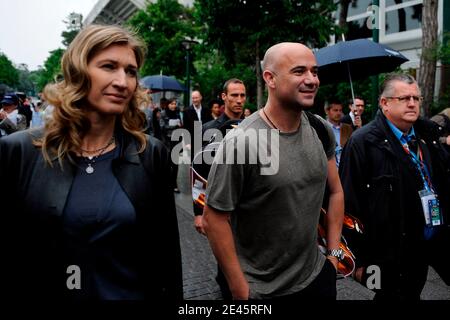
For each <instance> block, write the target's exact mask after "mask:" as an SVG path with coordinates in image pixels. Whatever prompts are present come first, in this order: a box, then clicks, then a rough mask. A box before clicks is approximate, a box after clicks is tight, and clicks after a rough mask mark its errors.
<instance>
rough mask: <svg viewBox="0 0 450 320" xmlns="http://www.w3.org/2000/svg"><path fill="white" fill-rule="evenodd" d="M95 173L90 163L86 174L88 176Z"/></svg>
mask: <svg viewBox="0 0 450 320" xmlns="http://www.w3.org/2000/svg"><path fill="white" fill-rule="evenodd" d="M93 172H94V168H93V167H92V166H91V164H90V163H89V164H88V166H87V168H86V173H87V174H91V173H93Z"/></svg>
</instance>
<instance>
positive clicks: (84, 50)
mask: <svg viewBox="0 0 450 320" xmlns="http://www.w3.org/2000/svg"><path fill="white" fill-rule="evenodd" d="M114 44H119V45H127V46H129V47H130V48H131V49H132V50H133V51H134V54H135V57H136V62H137V66H138V68H140V67H141V66H142V64H143V62H144V57H145V45H144V44H143V42H142V41H141V40H140V39H139V38H138V37H137V36H136V35H135V34H134V33H133V32H131V31H129V30H126V29H123V28H122V27H118V26H102V25H89V26H87V27H86V28H84V29H83V30H81V31H80V33H79V34H78V35H77V36H76V37H75V39H74V40H73V41H72V43H71V44H70V46H69V47H68V49H67V51H66V52H65V53H64V55H63V57H62V61H61V70H62V72H63V76H64V80H62V81H61V82H59V83H57V84H54V85H53V87H54V88H56V89H57V92H56V93H52V94H50V95H49V96H48V99H49V102H50V103H51V104H52V105H54V107H55V109H54V111H53V116H52V119H51V120H49V121H48V122H47V123H46V125H45V133H44V136H43V137H42V138H41V139H39V140H37V141H35V145H37V146H40V147H41V148H42V153H43V156H44V158H45V160H46V161H47V162H48V163H49V164H50V165H52V163H51V155H52V156H56V157H57V158H58V160H59V163H60V165H61V166H62V160H63V159H64V158H65V157H67V158H69V160H72V158H71V155H73V154H74V153H76V151H77V150H79V149H80V146H81V141H82V139H83V137H84V135H85V134H86V132H87V131H88V129H89V128H90V121H89V119H88V117H87V115H86V111H85V109H84V108H83V105H84V103H85V99H86V97H87V94H88V92H89V90H90V88H91V81H90V77H89V74H88V63H89V62H90V60H91V59H92V58H93V57H94V56H95V55H96V54H97V53H98V52H100V51H102V50H104V49H106V48H108V47H109V46H111V45H114ZM44 94H45V95H46V96H47V93H46V92H44ZM146 100H147V95H146V94H145V92H144V90H143V89H142V88H140V87H139V83H138V79H136V91H135V92H134V94H133V98H132V99H131V101H130V104H129V105H128V108H126V110H125V111H124V112H123V114H121V115H118V116H117V121H116V126H118V125H120V126H121V127H122V129H123V130H124V131H126V132H127V133H129V134H131V135H132V136H133V137H134V138H136V140H137V141H138V144H139V145H140V148H139V151H138V152H142V151H143V150H144V149H145V147H146V138H145V134H144V132H143V130H144V129H143V128H144V127H145V116H144V115H143V113H142V112H141V111H140V110H139V106H140V105H141V104H142V103H145V102H146Z"/></svg>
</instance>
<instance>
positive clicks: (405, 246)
mask: <svg viewBox="0 0 450 320" xmlns="http://www.w3.org/2000/svg"><path fill="white" fill-rule="evenodd" d="M414 129H415V132H416V136H417V138H418V141H419V145H420V148H421V150H422V152H423V157H424V159H425V162H426V164H427V166H428V168H429V170H430V174H431V179H432V183H433V187H434V188H435V190H436V192H437V194H438V196H439V201H440V205H441V209H442V210H443V212H444V223H445V224H446V225H445V226H442V227H441V228H440V229H441V230H440V231H442V232H440V233H439V236H440V237H441V236H442V237H443V238H445V237H446V238H447V239H448V234H449V233H448V223H449V219H448V218H449V213H450V211H449V209H450V203H449V201H450V172H449V168H450V162H449V157H448V154H447V153H446V152H445V149H443V147H442V145H440V144H439V143H438V142H437V140H438V139H437V138H438V136H437V135H436V130H435V126H434V124H432V122H431V121H428V120H425V119H419V120H417V121H416V123H415V124H414ZM339 174H340V178H341V182H342V187H343V190H344V196H345V210H346V212H347V213H349V214H351V215H354V216H356V217H358V218H359V219H360V220H361V222H362V224H363V225H364V233H363V235H356V234H355V235H354V236H355V237H354V238H353V239H349V240H350V247H351V248H352V250H353V251H354V253H355V255H356V262H357V265H359V266H365V267H367V266H369V265H377V266H379V267H380V268H381V272H382V283H383V286H384V288H389V287H390V289H391V290H403V293H405V292H407V290H408V289H406V287H405V286H408V285H411V287H410V288H413V287H414V285H413V283H414V281H416V282H417V281H422V280H423V279H420V278H421V275H419V272H415V270H419V269H420V270H427V268H428V264H429V263H431V262H432V261H434V262H438V264H439V265H436V266H437V268H438V269H440V271H442V270H444V269H445V268H447V269H449V268H450V267H448V266H447V267H443V264H442V263H443V261H444V260H447V261H448V259H446V258H443V255H446V254H447V253H448V252H449V251H448V241H447V240H446V241H444V240H440V241H436V245H433V246H431V248H432V250H431V251H433V250H434V249H435V250H436V252H434V257H431V254H432V252H431V251H430V249H429V247H428V246H427V245H426V242H425V240H424V226H425V223H424V217H423V212H422V206H421V202H420V198H419V195H418V191H419V190H421V189H423V182H422V178H421V176H420V174H419V172H418V170H417V169H416V166H415V165H414V164H413V163H412V161H411V160H410V158H409V156H408V155H407V154H406V152H405V151H404V150H403V148H402V146H401V145H400V143H399V142H398V140H397V138H396V137H395V135H394V134H393V132H392V130H391V129H390V128H389V126H388V124H387V122H386V118H385V116H384V115H383V114H382V113H381V112H380V111H378V114H377V116H376V118H375V120H373V121H372V122H370V123H369V124H367V125H365V126H364V127H362V128H361V129H359V130H357V131H355V132H354V133H353V134H352V136H351V137H350V139H349V141H348V142H347V144H346V146H345V148H344V150H343V153H342V156H341V163H340V166H339ZM349 236H351V235H350V234H349ZM419 252H420V254H419ZM439 252H440V253H439ZM429 254H430V256H428V255H429ZM433 259H434V260H433ZM433 267H435V266H434V265H433ZM435 269H436V268H435ZM437 271H438V270H437ZM438 272H439V271H438ZM446 273H447V275H446V276H445V275H444V277H447V278H446V281H449V280H448V279H449V278H448V276H449V274H450V272H449V271H448V270H447V272H446ZM441 276H443V275H442V274H441ZM424 277H425V280H426V273H425V275H424ZM425 280H423V281H425ZM423 283H425V282H423ZM422 285H423V284H422ZM395 286H399V287H398V288H397V289H394V288H393V287H395ZM419 287H420V284H418V285H417V286H416V287H415V289H417V288H419ZM419 289H421V288H419ZM405 290H406V291H405Z"/></svg>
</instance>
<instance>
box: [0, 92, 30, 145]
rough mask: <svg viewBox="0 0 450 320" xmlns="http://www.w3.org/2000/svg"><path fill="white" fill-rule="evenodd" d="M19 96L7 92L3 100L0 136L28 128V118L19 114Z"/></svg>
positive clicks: (0, 111) (0, 113)
mask: <svg viewBox="0 0 450 320" xmlns="http://www.w3.org/2000/svg"><path fill="white" fill-rule="evenodd" d="M18 105H19V98H18V97H17V96H16V95H15V94H14V93H6V94H5V95H4V96H3V99H2V101H1V106H2V108H1V109H0V138H1V137H4V136H7V135H9V134H11V133H13V132H16V131H19V130H25V129H26V128H27V119H26V118H25V116H24V115H21V114H19V112H18V110H17V106H18Z"/></svg>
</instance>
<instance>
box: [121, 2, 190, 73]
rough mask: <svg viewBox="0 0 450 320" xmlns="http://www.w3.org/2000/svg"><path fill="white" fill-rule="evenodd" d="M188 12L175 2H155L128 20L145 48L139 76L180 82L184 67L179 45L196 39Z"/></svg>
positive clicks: (181, 49)
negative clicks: (162, 76)
mask: <svg viewBox="0 0 450 320" xmlns="http://www.w3.org/2000/svg"><path fill="white" fill-rule="evenodd" d="M191 11H192V10H191V9H188V8H186V7H184V6H183V5H181V4H179V3H178V1H176V0H158V1H157V2H156V3H149V5H148V6H147V8H146V9H145V10H140V11H138V12H137V13H136V14H135V15H134V16H133V17H132V18H131V19H129V20H128V22H127V24H128V25H130V26H132V27H133V28H134V29H136V31H137V32H138V34H139V35H140V36H141V38H142V39H143V40H144V41H145V42H146V44H147V46H148V53H147V58H146V62H145V64H144V66H143V67H142V69H141V73H142V74H143V75H151V74H159V73H160V72H163V73H164V74H167V75H174V76H176V77H178V78H183V76H184V75H185V68H186V67H185V60H184V57H185V50H184V48H183V46H182V45H181V41H182V40H183V39H185V37H194V36H195V35H196V31H195V30H196V28H195V25H194V24H193V19H192V12H191ZM192 70H193V69H192Z"/></svg>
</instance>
